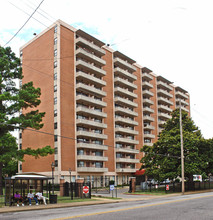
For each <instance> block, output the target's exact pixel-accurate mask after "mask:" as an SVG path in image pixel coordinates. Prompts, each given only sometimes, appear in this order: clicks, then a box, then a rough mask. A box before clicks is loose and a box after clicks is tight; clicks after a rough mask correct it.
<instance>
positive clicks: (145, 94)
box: [142, 90, 154, 97]
mask: <svg viewBox="0 0 213 220" xmlns="http://www.w3.org/2000/svg"><path fill="white" fill-rule="evenodd" d="M142 95H143V96H145V97H153V96H154V93H153V92H150V91H149V90H143V91H142Z"/></svg>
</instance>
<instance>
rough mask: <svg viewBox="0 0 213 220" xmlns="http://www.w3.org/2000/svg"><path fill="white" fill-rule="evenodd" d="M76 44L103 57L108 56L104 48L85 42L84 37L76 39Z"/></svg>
mask: <svg viewBox="0 0 213 220" xmlns="http://www.w3.org/2000/svg"><path fill="white" fill-rule="evenodd" d="M76 44H77V45H79V46H81V47H85V48H87V49H89V50H92V51H94V52H95V53H97V54H98V55H99V56H103V55H105V54H106V52H105V50H103V49H102V48H100V47H98V46H97V45H95V44H93V43H91V42H89V41H87V40H85V39H84V38H82V37H78V38H77V39H76Z"/></svg>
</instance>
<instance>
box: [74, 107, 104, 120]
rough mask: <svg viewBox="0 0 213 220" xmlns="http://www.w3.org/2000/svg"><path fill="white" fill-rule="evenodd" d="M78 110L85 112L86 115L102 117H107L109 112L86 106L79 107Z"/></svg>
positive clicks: (78, 111)
mask: <svg viewBox="0 0 213 220" xmlns="http://www.w3.org/2000/svg"><path fill="white" fill-rule="evenodd" d="M76 112H77V113H84V115H85V116H93V117H101V118H106V117H107V114H106V113H104V112H99V111H96V110H94V109H91V108H86V107H77V108H76Z"/></svg>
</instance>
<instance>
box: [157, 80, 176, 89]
mask: <svg viewBox="0 0 213 220" xmlns="http://www.w3.org/2000/svg"><path fill="white" fill-rule="evenodd" d="M157 87H158V88H163V89H168V90H170V91H172V90H173V89H172V87H171V86H170V85H168V84H166V83H164V82H162V81H158V82H157Z"/></svg>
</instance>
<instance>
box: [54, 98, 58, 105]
mask: <svg viewBox="0 0 213 220" xmlns="http://www.w3.org/2000/svg"><path fill="white" fill-rule="evenodd" d="M56 104H57V97H55V98H54V105H56Z"/></svg>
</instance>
